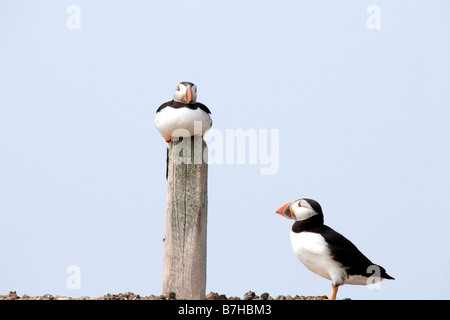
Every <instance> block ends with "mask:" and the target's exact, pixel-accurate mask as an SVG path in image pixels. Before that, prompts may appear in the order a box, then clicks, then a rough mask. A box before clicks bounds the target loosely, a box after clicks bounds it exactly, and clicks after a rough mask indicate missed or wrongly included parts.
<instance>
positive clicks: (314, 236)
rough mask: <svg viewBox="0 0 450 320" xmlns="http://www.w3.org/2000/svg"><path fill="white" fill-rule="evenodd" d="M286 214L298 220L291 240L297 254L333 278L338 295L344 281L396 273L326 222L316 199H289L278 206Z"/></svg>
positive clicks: (372, 279)
mask: <svg viewBox="0 0 450 320" xmlns="http://www.w3.org/2000/svg"><path fill="white" fill-rule="evenodd" d="M276 213H278V214H280V215H282V216H283V217H285V218H288V219H293V220H295V222H294V224H293V226H292V230H291V244H292V249H293V250H294V253H295V255H296V256H297V258H298V259H299V260H300V261H301V262H302V263H303V264H304V265H305V266H306V267H307V268H308V269H309V270H311V271H312V272H314V273H317V274H318V275H320V276H322V277H324V278H326V279H329V280H331V281H332V286H333V293H332V295H331V299H330V300H335V299H336V294H337V291H338V288H339V286H340V285H343V284H356V285H366V284H369V283H376V282H379V281H382V280H383V279H392V280H394V278H393V277H391V276H390V275H388V274H387V273H386V270H385V269H384V268H383V267H381V266H379V265H376V264H374V263H372V262H371V261H370V260H369V259H368V258H366V256H364V255H363V254H362V253H361V251H359V250H358V248H357V247H356V246H355V245H354V244H353V243H351V242H350V241H349V240H348V239H346V238H345V237H344V236H342V235H341V234H339V233H338V232H336V231H334V230H333V229H331V228H330V227H328V226H326V225H324V224H323V213H322V208H321V207H320V204H319V203H318V202H317V201H315V200H312V199H306V198H303V199H299V200H295V201H292V202H289V203H287V204H285V205H284V206H282V207H281V208H280V209H278V210H277V212H276Z"/></svg>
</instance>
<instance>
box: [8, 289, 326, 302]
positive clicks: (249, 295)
mask: <svg viewBox="0 0 450 320" xmlns="http://www.w3.org/2000/svg"><path fill="white" fill-rule="evenodd" d="M323 298H327V296H299V295H295V296H294V297H293V296H290V295H287V296H283V295H278V296H276V297H275V298H273V297H271V296H270V295H269V293H267V292H264V293H262V294H261V295H259V296H258V295H257V294H256V293H255V292H254V291H248V292H246V293H245V294H244V295H243V297H242V298H240V297H233V296H230V297H227V296H226V295H224V294H219V293H217V292H210V293H208V294H207V295H206V300H322V299H323ZM176 299H177V298H176V294H175V293H174V292H171V293H170V294H169V295H168V296H164V295H158V296H157V295H149V296H141V295H139V294H134V293H132V292H125V293H119V294H111V293H107V294H105V295H103V296H102V297H94V298H92V297H78V298H72V297H66V296H59V295H55V296H53V295H51V294H48V293H47V294H44V295H43V296H28V295H26V294H24V295H22V296H21V297H20V296H18V295H17V293H16V292H15V291H10V292H9V293H8V294H7V295H0V300H176Z"/></svg>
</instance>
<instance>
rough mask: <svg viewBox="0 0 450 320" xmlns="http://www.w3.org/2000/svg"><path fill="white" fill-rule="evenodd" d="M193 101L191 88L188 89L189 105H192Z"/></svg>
mask: <svg viewBox="0 0 450 320" xmlns="http://www.w3.org/2000/svg"><path fill="white" fill-rule="evenodd" d="M191 100H192V91H191V87H188V88H187V103H191Z"/></svg>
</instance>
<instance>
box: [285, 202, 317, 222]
mask: <svg viewBox="0 0 450 320" xmlns="http://www.w3.org/2000/svg"><path fill="white" fill-rule="evenodd" d="M310 201H311V202H313V201H314V200H310ZM314 207H315V209H314V208H313V207H312V206H311V204H310V203H309V202H308V200H306V199H300V200H295V201H291V202H289V203H287V204H285V205H284V206H282V207H281V208H280V209H278V210H277V213H278V214H281V215H282V216H283V217H285V218H288V219H294V220H296V221H302V220H306V219H308V218H311V217H312V216H315V215H317V214H322V209H321V208H320V205H319V204H318V203H317V202H316V201H314ZM316 210H317V211H320V212H317V211H316Z"/></svg>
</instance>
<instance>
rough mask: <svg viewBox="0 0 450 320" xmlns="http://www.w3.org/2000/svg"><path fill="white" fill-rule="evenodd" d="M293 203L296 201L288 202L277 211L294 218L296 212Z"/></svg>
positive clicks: (286, 216)
mask: <svg viewBox="0 0 450 320" xmlns="http://www.w3.org/2000/svg"><path fill="white" fill-rule="evenodd" d="M293 203H294V201H291V202H288V203H286V204H285V205H284V206H282V207H281V208H280V209H278V210H277V213H278V214H280V215H282V216H283V217H285V218H288V219H294V213H293V212H292V204H293Z"/></svg>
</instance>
